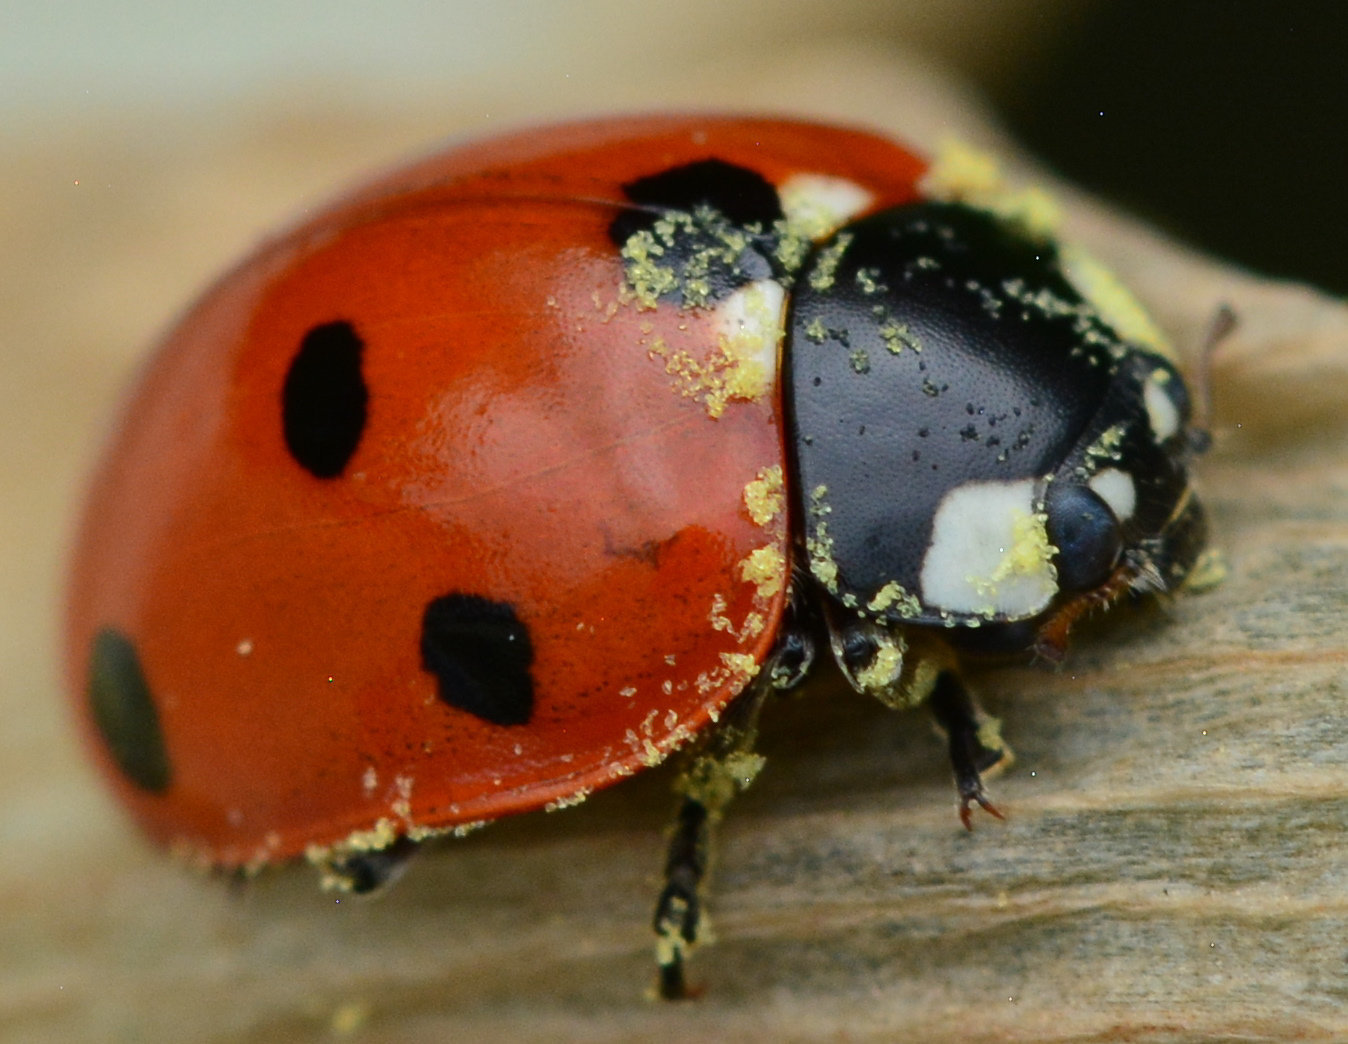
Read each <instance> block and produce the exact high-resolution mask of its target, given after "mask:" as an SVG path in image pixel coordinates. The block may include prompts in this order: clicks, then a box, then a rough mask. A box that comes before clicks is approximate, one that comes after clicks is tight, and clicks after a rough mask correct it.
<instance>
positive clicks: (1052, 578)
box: [920, 478, 1058, 618]
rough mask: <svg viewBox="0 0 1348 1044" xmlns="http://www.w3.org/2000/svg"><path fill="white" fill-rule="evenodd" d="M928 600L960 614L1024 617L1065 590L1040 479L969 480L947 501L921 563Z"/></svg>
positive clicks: (944, 503) (946, 496)
mask: <svg viewBox="0 0 1348 1044" xmlns="http://www.w3.org/2000/svg"><path fill="white" fill-rule="evenodd" d="M920 579H921V583H922V601H923V602H924V603H926V604H927V605H930V606H935V607H937V608H940V609H945V610H947V611H950V612H956V613H973V614H976V615H979V616H1007V617H1012V618H1020V617H1026V616H1030V615H1033V614H1034V613H1036V612H1038V611H1039V610H1040V609H1043V608H1044V607H1045V606H1046V605H1048V603H1049V601H1050V600H1051V599H1052V598H1053V596H1054V595H1055V594H1056V593H1057V591H1058V581H1057V571H1056V570H1055V569H1054V568H1053V546H1052V545H1051V544H1050V543H1049V541H1048V531H1047V529H1046V528H1045V519H1044V515H1043V513H1042V512H1040V511H1037V510H1036V509H1035V480H1034V479H1032V478H1027V479H1019V480H1016V481H1014V482H968V483H965V484H964V485H962V486H956V487H955V488H954V489H952V490H950V491H949V492H947V493H946V495H945V496H944V497H943V498H942V500H941V503H940V506H939V507H938V508H937V509H936V517H935V519H934V520H933V522H932V534H931V544H930V546H929V547H928V548H927V554H926V557H925V558H924V559H923V561H922V574H921V578H920Z"/></svg>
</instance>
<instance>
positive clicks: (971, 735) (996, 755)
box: [929, 670, 1012, 830]
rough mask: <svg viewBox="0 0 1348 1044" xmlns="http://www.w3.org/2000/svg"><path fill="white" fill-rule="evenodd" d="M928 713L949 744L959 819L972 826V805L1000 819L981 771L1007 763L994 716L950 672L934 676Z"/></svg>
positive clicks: (956, 676) (1004, 746) (970, 828)
mask: <svg viewBox="0 0 1348 1044" xmlns="http://www.w3.org/2000/svg"><path fill="white" fill-rule="evenodd" d="M929 699H930V701H931V709H932V713H933V714H935V715H936V721H937V724H939V725H940V726H941V728H942V730H944V732H945V734H946V738H947V740H948V741H949V744H950V765H951V767H952V768H953V769H954V770H955V786H956V787H957V788H958V790H959V795H960V822H962V823H963V824H964V826H965V829H968V830H972V829H973V816H972V806H973V805H975V804H977V805H978V806H979V807H980V808H982V809H983V811H985V812H988V813H990V814H991V815H994V816H996V817H997V818H998V819H1004V818H1005V817H1004V816H1003V815H1002V813H1001V812H1000V811H998V809H997V807H996V806H995V805H994V804H993V803H992V801H991V800H990V799H989V798H988V794H987V790H986V789H985V788H984V787H983V775H982V774H983V773H984V772H986V771H987V770H988V769H990V768H992V767H993V766H995V765H998V764H1010V763H1011V760H1012V754H1011V751H1010V749H1009V748H1008V747H1007V746H1006V744H1005V743H1003V742H1002V738H1001V736H1000V734H999V732H998V725H999V723H998V721H997V719H996V718H994V717H992V716H990V715H988V714H984V713H983V712H982V711H981V710H980V709H979V708H978V705H977V704H976V703H975V702H974V699H973V697H972V696H971V695H970V694H969V690H968V689H967V688H965V686H964V682H963V681H961V680H960V677H959V676H958V675H957V674H955V673H954V672H953V671H949V670H946V671H942V672H941V673H940V675H938V676H937V679H936V684H935V685H934V686H933V688H932V691H931V696H930V697H929Z"/></svg>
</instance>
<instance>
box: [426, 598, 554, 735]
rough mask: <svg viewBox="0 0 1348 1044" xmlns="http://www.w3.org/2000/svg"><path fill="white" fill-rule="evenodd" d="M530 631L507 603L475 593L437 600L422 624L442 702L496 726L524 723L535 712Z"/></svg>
mask: <svg viewBox="0 0 1348 1044" xmlns="http://www.w3.org/2000/svg"><path fill="white" fill-rule="evenodd" d="M533 661H534V649H533V643H532V642H531V641H530V639H529V629H528V628H527V627H525V625H524V624H523V623H522V622H521V621H520V618H519V617H518V616H516V615H515V610H514V609H513V608H511V606H509V605H507V604H506V603H505V602H493V601H491V600H489V599H486V598H482V597H480V596H478V595H472V594H447V595H444V596H442V597H440V598H435V599H432V600H431V602H430V603H429V604H428V605H427V606H426V613H425V615H424V617H423V618H422V623H421V662H422V666H423V667H425V668H426V670H428V671H429V672H430V673H431V674H433V675H435V679H436V682H437V683H438V688H439V693H440V698H441V699H442V700H444V701H445V702H446V703H448V704H449V705H450V706H451V707H456V708H458V709H459V710H462V711H467V712H468V713H469V714H473V715H475V716H477V717H479V718H481V719H482V720H483V721H489V722H491V723H492V724H493V725H523V724H525V723H526V722H528V720H529V718H530V716H531V715H532V714H533V710H534V683H533V678H532V676H531V675H530V673H529V667H530V665H531V664H532V663H533Z"/></svg>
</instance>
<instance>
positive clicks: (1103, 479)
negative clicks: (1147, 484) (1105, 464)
mask: <svg viewBox="0 0 1348 1044" xmlns="http://www.w3.org/2000/svg"><path fill="white" fill-rule="evenodd" d="M1086 485H1088V486H1090V487H1091V489H1092V490H1093V491H1094V493H1095V495H1096V496H1097V497H1099V498H1100V499H1101V500H1103V501H1104V502H1105V503H1106V504H1108V505H1109V510H1110V511H1112V512H1114V517H1115V518H1117V519H1118V520H1119V521H1120V522H1123V521H1126V520H1127V519H1129V518H1131V517H1132V515H1133V509H1134V508H1136V507H1137V485H1136V484H1135V483H1134V482H1133V476H1131V475H1129V474H1128V472H1126V471H1120V470H1119V469H1118V468H1105V469H1104V470H1103V471H1100V472H1097V473H1096V474H1095V475H1093V476H1092V477H1091V479H1090V481H1089V482H1087V483H1086Z"/></svg>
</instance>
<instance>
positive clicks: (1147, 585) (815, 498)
mask: <svg viewBox="0 0 1348 1044" xmlns="http://www.w3.org/2000/svg"><path fill="white" fill-rule="evenodd" d="M790 331H791V337H792V347H791V351H792V365H791V368H790V371H789V373H788V375H787V376H788V390H787V403H788V409H789V412H790V415H791V417H790V424H791V437H792V444H793V450H794V458H795V462H796V467H797V475H798V478H799V480H800V481H799V492H800V503H799V511H800V515H801V518H802V520H803V523H804V544H805V554H806V557H807V559H808V565H809V568H810V571H811V573H812V575H813V577H814V579H815V580H816V581H817V582H818V583H819V585H821V586H822V587H823V588H824V589H825V591H826V592H827V594H828V596H829V600H830V601H831V602H832V603H833V604H834V605H835V607H836V608H835V612H834V616H835V617H840V618H843V619H846V620H848V621H849V625H848V626H849V627H850V626H851V624H850V621H853V620H861V621H867V622H868V625H871V624H876V623H879V624H882V625H884V626H887V627H891V628H893V627H901V628H912V627H915V626H916V627H939V628H942V629H943V634H944V636H945V638H946V639H947V640H948V641H949V642H951V643H952V644H955V645H958V646H978V647H990V648H995V649H1014V648H1025V647H1026V646H1027V645H1028V646H1033V645H1037V644H1040V642H1041V639H1040V638H1039V637H1037V636H1039V635H1041V633H1048V634H1050V635H1052V634H1053V633H1055V629H1062V628H1063V626H1064V625H1063V621H1067V623H1068V624H1070V620H1071V619H1074V618H1075V615H1079V614H1080V612H1081V611H1082V609H1083V606H1086V605H1088V604H1100V603H1101V602H1102V601H1103V602H1104V603H1105V604H1108V602H1112V601H1113V600H1115V599H1116V598H1117V597H1118V596H1119V595H1120V594H1122V593H1123V592H1125V591H1128V590H1164V589H1167V588H1170V587H1173V586H1175V585H1176V584H1177V583H1178V582H1179V581H1180V580H1182V579H1183V577H1184V576H1185V575H1186V574H1187V572H1188V571H1189V569H1190V568H1191V567H1192V565H1193V563H1194V560H1195V558H1196V556H1197V553H1198V551H1199V550H1200V549H1201V546H1202V543H1203V538H1204V526H1203V520H1202V511H1201V508H1200V506H1199V504H1198V501H1197V499H1196V498H1195V497H1194V495H1193V493H1192V491H1191V489H1190V485H1189V479H1188V465H1189V462H1190V459H1191V457H1192V456H1193V454H1194V452H1195V451H1196V449H1197V447H1198V446H1199V445H1200V444H1201V438H1200V437H1199V436H1198V435H1196V434H1195V432H1194V431H1193V429H1192V427H1191V407H1190V402H1189V397H1188V394H1187V393H1186V391H1185V388H1184V383H1183V380H1182V379H1181V377H1180V374H1179V372H1178V371H1177V370H1176V368H1175V367H1174V365H1173V364H1172V363H1171V362H1170V361H1168V360H1167V359H1166V358H1165V357H1164V356H1162V355H1160V354H1158V353H1157V352H1155V351H1153V350H1151V349H1150V348H1144V347H1142V346H1141V345H1140V344H1138V343H1136V342H1133V341H1130V340H1127V339H1125V338H1124V337H1123V336H1122V335H1121V334H1120V333H1119V332H1118V331H1117V329H1116V328H1115V326H1114V325H1112V324H1111V323H1110V322H1109V321H1107V320H1106V318H1105V317H1104V316H1103V314H1102V312H1101V311H1100V309H1098V308H1097V307H1096V306H1095V305H1094V304H1093V303H1092V302H1091V301H1090V300H1088V299H1087V297H1086V296H1084V295H1083V293H1082V292H1081V291H1080V290H1078V289H1077V287H1076V286H1075V285H1074V283H1073V282H1072V281H1071V279H1069V275H1068V267H1067V266H1066V265H1065V264H1064V263H1063V262H1062V260H1061V256H1060V252H1059V250H1058V248H1057V247H1056V245H1055V244H1053V243H1052V242H1049V241H1045V240H1043V239H1042V238H1037V237H1035V236H1032V235H1030V234H1028V233H1026V232H1025V231H1023V230H1022V229H1021V228H1019V227H1018V226H1016V225H1015V224H1014V223H1011V222H1008V221H1007V220H1005V219H1003V218H999V217H997V216H995V215H993V214H991V213H989V212H986V211H982V210H978V209H976V208H973V207H969V206H965V205H961V204H941V203H921V204H914V205H910V206H905V207H899V208H895V209H892V210H888V211H884V212H881V213H878V214H876V215H873V216H871V217H868V218H865V219H862V220H860V221H856V222H853V223H852V224H851V225H848V226H847V227H845V228H843V229H842V230H840V231H839V232H838V233H837V234H836V235H834V236H833V237H832V238H831V239H830V240H829V241H827V242H825V243H823V244H821V245H820V246H819V247H818V248H817V249H816V251H815V254H814V257H813V258H812V259H811V260H810V261H809V262H807V264H806V267H805V269H804V271H803V275H802V278H801V280H800V281H799V283H798V285H797V287H796V289H795V292H794V294H793V297H792V315H791V320H790ZM840 610H845V611H846V612H841V613H840V612H839V611H840ZM1064 636H1065V630H1064ZM852 639H853V640H852V644H856V643H855V640H854V639H855V636H852ZM843 644H844V645H847V641H844V642H843ZM1054 644H1055V642H1053V641H1050V642H1049V646H1050V647H1052V646H1053V645H1054ZM1057 644H1060V643H1057ZM868 662H869V661H868Z"/></svg>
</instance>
